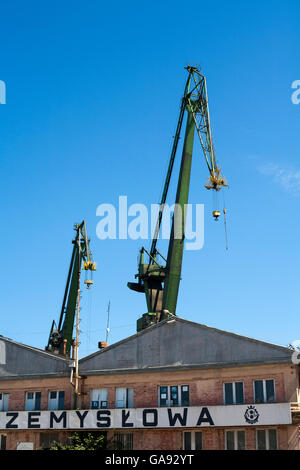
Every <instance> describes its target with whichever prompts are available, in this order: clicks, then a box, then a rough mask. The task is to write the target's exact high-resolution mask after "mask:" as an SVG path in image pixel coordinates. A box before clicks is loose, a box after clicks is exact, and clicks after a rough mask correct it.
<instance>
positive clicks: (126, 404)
mask: <svg viewBox="0 0 300 470" xmlns="http://www.w3.org/2000/svg"><path fill="white" fill-rule="evenodd" d="M116 408H133V388H117V389H116Z"/></svg>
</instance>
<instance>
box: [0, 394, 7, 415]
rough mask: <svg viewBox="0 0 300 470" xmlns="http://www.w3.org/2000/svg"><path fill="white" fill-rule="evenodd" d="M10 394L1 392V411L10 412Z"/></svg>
mask: <svg viewBox="0 0 300 470" xmlns="http://www.w3.org/2000/svg"><path fill="white" fill-rule="evenodd" d="M8 407H9V393H6V392H0V411H8Z"/></svg>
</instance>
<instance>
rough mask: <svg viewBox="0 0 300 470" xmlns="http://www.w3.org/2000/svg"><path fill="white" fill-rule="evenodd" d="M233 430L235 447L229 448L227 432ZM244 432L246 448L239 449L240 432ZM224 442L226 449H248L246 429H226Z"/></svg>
mask: <svg viewBox="0 0 300 470" xmlns="http://www.w3.org/2000/svg"><path fill="white" fill-rule="evenodd" d="M229 432H232V433H233V443H234V449H227V433H229ZM239 432H242V433H244V449H239V448H238V443H239V440H238V433H239ZM224 443H225V446H224V447H225V450H246V431H245V429H225V435H224Z"/></svg>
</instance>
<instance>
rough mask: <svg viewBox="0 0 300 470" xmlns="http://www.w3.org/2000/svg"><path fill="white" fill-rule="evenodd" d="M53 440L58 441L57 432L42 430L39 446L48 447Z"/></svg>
mask: <svg viewBox="0 0 300 470" xmlns="http://www.w3.org/2000/svg"><path fill="white" fill-rule="evenodd" d="M54 442H59V434H58V433H55V432H43V433H41V434H40V447H41V448H42V449H43V450H45V449H50V447H52V445H53V443H54Z"/></svg>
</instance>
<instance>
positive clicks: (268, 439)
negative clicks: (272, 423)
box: [255, 428, 278, 450]
mask: <svg viewBox="0 0 300 470" xmlns="http://www.w3.org/2000/svg"><path fill="white" fill-rule="evenodd" d="M271 430H273V431H275V432H276V449H270V436H269V431H271ZM259 431H264V432H265V436H266V448H265V449H260V450H278V432H277V428H257V429H256V432H255V440H256V450H259V449H258V432H259Z"/></svg>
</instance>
